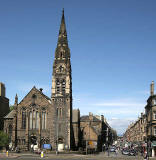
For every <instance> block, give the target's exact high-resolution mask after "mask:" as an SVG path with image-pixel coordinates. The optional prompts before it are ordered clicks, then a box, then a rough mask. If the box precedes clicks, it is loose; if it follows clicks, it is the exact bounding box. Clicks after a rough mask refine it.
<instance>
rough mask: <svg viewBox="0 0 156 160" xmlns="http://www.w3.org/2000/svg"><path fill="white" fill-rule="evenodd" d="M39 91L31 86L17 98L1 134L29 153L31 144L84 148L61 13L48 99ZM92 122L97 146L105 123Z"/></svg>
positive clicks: (82, 128)
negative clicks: (7, 136)
mask: <svg viewBox="0 0 156 160" xmlns="http://www.w3.org/2000/svg"><path fill="white" fill-rule="evenodd" d="M42 90H43V89H42V88H41V89H37V88H36V87H35V86H34V87H33V88H32V89H31V90H30V92H29V93H28V94H27V95H26V96H25V97H24V98H23V99H22V101H21V102H18V96H17V95H16V97H15V104H14V109H13V110H12V111H11V112H10V113H9V114H8V115H6V116H5V117H4V119H5V124H4V131H5V132H6V133H8V135H9V137H10V142H11V143H12V145H13V146H14V147H16V146H17V147H19V148H20V149H21V150H30V149H31V146H32V145H35V146H37V147H38V148H42V147H43V144H50V145H51V147H52V149H54V150H56V149H58V150H65V149H66V150H71V149H73V150H76V149H78V147H80V146H82V147H84V146H83V144H82V141H83V137H84V136H82V130H87V128H86V125H85V124H84V123H83V117H82V118H80V111H79V109H74V110H73V108H72V76H71V62H70V49H69V47H68V40H67V31H66V25H65V18H64V11H63V13H62V19H61V25H60V30H59V35H58V42H57V47H56V50H55V58H54V63H53V74H52V88H51V98H49V97H47V96H46V95H45V94H44V93H43V91H42ZM94 119H95V118H93V119H92V120H91V121H92V122H91V124H90V126H89V127H90V130H92V131H93V132H94V135H93V137H92V141H94V142H96V143H99V142H98V141H99V140H100V141H101V139H104V137H102V136H101V135H104V134H103V132H104V131H102V130H104V127H102V123H104V122H103V120H98V119H97V118H96V122H95V123H97V124H96V125H95V124H94ZM92 125H93V126H92ZM86 132H87V131H86ZM99 136H100V139H99ZM88 140H89V139H88ZM103 142H104V141H103ZM103 142H102V141H101V145H102V143H103ZM96 143H95V144H96Z"/></svg>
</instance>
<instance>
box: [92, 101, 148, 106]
mask: <svg viewBox="0 0 156 160" xmlns="http://www.w3.org/2000/svg"><path fill="white" fill-rule="evenodd" d="M93 105H96V106H103V107H105V106H106V107H108V106H114V107H136V106H144V105H145V104H143V103H132V102H127V103H126V102H103V103H96V104H93Z"/></svg>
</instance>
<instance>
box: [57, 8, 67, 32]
mask: <svg viewBox="0 0 156 160" xmlns="http://www.w3.org/2000/svg"><path fill="white" fill-rule="evenodd" d="M61 34H63V35H64V34H67V32H66V24H65V18H64V8H63V10H62V19H61V25H60V31H59V35H61Z"/></svg>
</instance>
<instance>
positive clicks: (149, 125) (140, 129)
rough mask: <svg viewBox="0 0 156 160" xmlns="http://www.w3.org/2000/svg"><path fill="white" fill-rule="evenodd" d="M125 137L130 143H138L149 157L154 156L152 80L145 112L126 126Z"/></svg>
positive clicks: (155, 132)
mask: <svg viewBox="0 0 156 160" xmlns="http://www.w3.org/2000/svg"><path fill="white" fill-rule="evenodd" d="M124 137H125V139H126V140H127V141H128V142H130V143H136V144H140V145H141V146H142V148H144V149H143V150H144V152H145V151H147V153H148V155H149V156H151V157H156V95H155V94H154V82H153V81H152V83H151V85H150V96H149V98H148V99H147V105H146V106H145V114H143V113H141V117H140V118H138V120H137V121H136V122H135V123H132V124H130V125H129V127H128V128H127V130H126V132H125V134H124Z"/></svg>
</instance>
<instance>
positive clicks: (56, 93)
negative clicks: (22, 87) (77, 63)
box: [51, 9, 72, 148]
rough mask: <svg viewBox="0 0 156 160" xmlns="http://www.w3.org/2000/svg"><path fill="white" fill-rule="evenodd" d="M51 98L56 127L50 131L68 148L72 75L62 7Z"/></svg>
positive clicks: (69, 144) (70, 141) (56, 139)
mask: <svg viewBox="0 0 156 160" xmlns="http://www.w3.org/2000/svg"><path fill="white" fill-rule="evenodd" d="M51 98H52V108H53V110H54V111H53V114H54V116H53V128H56V130H53V132H52V135H53V137H54V142H57V141H58V139H62V142H63V143H64V145H65V146H68V148H70V147H71V146H72V145H71V143H72V138H71V135H72V130H71V129H72V127H71V126H72V77H71V63H70V49H69V47H68V40H67V31H66V25H65V17H64V9H63V11H62V18H61V24H60V29H59V35H58V42H57V47H56V50H55V59H54V63H53V77H52V93H51ZM58 102H59V103H58ZM55 145H56V143H54V146H55ZM55 147H56V148H57V146H55Z"/></svg>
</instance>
